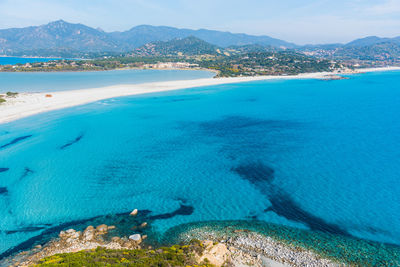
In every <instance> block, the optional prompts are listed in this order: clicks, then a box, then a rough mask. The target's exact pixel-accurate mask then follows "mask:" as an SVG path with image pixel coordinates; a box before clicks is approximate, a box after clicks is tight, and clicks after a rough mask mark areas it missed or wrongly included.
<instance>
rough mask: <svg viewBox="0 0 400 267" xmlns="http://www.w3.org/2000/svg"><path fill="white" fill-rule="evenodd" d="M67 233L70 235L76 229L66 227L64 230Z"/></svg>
mask: <svg viewBox="0 0 400 267" xmlns="http://www.w3.org/2000/svg"><path fill="white" fill-rule="evenodd" d="M65 232H66V233H67V234H69V235H71V234H73V233H75V232H76V231H75V230H74V229H68V230H67V231H65Z"/></svg>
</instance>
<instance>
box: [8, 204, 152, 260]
mask: <svg viewBox="0 0 400 267" xmlns="http://www.w3.org/2000/svg"><path fill="white" fill-rule="evenodd" d="M137 213H138V212H137V210H135V212H132V213H131V216H136V215H137ZM144 227H147V223H146V222H144V223H142V224H141V225H140V226H138V227H137V226H134V227H132V228H133V229H136V228H140V229H141V228H144ZM115 228H116V227H115V226H113V225H110V226H108V225H106V224H101V225H98V226H97V227H93V226H91V225H90V226H88V227H87V228H86V229H85V230H84V231H76V230H74V229H69V230H66V231H61V232H60V233H59V236H58V238H56V239H53V240H51V241H50V242H48V243H47V244H46V245H44V246H43V247H42V246H40V245H38V246H36V247H35V248H33V249H32V250H31V251H24V252H21V253H19V254H18V255H16V256H14V257H13V258H14V259H15V260H14V262H13V264H11V266H31V265H33V264H35V263H37V262H38V261H39V260H40V259H42V258H45V257H49V256H52V255H55V254H59V253H71V252H78V251H82V250H90V249H96V248H98V247H103V248H107V249H139V248H141V247H140V245H141V243H142V241H143V240H145V239H146V238H147V236H146V235H140V234H132V235H130V236H129V237H122V238H121V237H118V236H114V237H110V236H109V232H110V230H113V229H115Z"/></svg>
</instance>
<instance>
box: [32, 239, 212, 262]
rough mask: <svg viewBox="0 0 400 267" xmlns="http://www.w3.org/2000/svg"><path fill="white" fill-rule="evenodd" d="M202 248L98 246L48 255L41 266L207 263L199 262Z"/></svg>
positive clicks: (194, 245) (194, 246)
mask: <svg viewBox="0 0 400 267" xmlns="http://www.w3.org/2000/svg"><path fill="white" fill-rule="evenodd" d="M194 249H199V248H198V245H197V244H191V245H189V246H179V245H175V246H172V247H163V248H159V249H156V250H152V249H136V250H110V249H103V248H97V249H95V250H89V251H80V252H76V253H65V254H57V255H54V256H51V257H47V258H44V259H42V260H41V261H40V263H39V264H38V265H37V266H143V267H145V266H146V267H147V266H166V267H167V266H204V267H211V266H212V265H210V264H207V263H204V264H201V265H198V263H196V261H195V258H194V254H193V251H194Z"/></svg>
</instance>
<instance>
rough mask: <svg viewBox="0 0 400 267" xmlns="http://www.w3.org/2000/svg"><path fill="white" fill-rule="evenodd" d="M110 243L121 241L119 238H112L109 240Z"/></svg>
mask: <svg viewBox="0 0 400 267" xmlns="http://www.w3.org/2000/svg"><path fill="white" fill-rule="evenodd" d="M111 241H112V242H116V243H119V241H121V238H119V237H118V236H114V237H113V238H111Z"/></svg>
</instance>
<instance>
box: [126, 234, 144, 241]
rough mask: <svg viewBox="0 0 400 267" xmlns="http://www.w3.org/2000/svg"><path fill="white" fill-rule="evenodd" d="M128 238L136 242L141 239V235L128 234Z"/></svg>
mask: <svg viewBox="0 0 400 267" xmlns="http://www.w3.org/2000/svg"><path fill="white" fill-rule="evenodd" d="M129 239H130V240H133V241H137V242H138V241H140V240H141V239H142V237H141V236H140V234H134V235H130V236H129Z"/></svg>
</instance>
